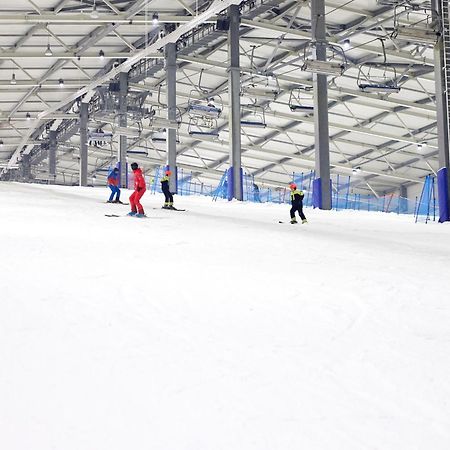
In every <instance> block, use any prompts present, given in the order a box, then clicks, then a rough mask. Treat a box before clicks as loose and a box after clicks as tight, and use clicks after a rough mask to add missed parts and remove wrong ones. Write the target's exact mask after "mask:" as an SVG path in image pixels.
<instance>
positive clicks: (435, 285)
mask: <svg viewBox="0 0 450 450" xmlns="http://www.w3.org/2000/svg"><path fill="white" fill-rule="evenodd" d="M108 195H109V192H108V191H107V189H90V188H77V187H47V186H33V185H24V184H9V183H0V204H1V211H0V254H1V258H0V296H1V297H0V298H1V300H0V449H3V450H144V449H145V450H149V449H151V450H301V449H305V450H378V449H379V450H417V449H420V450H448V449H449V448H450V422H449V418H450V295H449V293H450V226H449V225H448V224H443V225H439V224H436V223H431V224H428V225H425V224H414V219H413V218H412V217H409V216H408V217H401V216H400V217H399V216H397V215H392V214H391V215H388V214H381V213H367V212H361V213H355V212H349V211H347V212H323V211H312V210H309V209H307V210H306V215H307V217H308V219H309V224H307V225H297V226H291V225H290V224H288V223H284V224H279V223H278V221H279V220H285V221H287V220H288V216H289V214H288V207H286V206H278V205H256V204H240V203H231V204H229V203H227V202H223V201H222V202H221V201H219V202H217V203H214V202H212V201H211V199H210V198H193V197H180V196H177V197H176V198H175V205H176V206H178V207H179V208H186V209H187V210H188V211H186V212H173V211H164V210H161V209H159V208H160V206H161V203H162V201H163V200H162V195H157V196H154V195H151V194H149V193H147V194H146V195H145V196H144V199H143V204H144V206H145V207H146V212H147V214H148V215H149V216H150V218H148V219H135V218H128V217H119V218H108V217H105V216H104V214H105V213H119V214H126V212H127V211H128V207H126V206H118V205H107V204H105V203H102V202H104V201H105V200H106V198H107V196H108ZM152 207H153V208H156V209H152Z"/></svg>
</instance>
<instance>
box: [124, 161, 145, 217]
mask: <svg viewBox="0 0 450 450" xmlns="http://www.w3.org/2000/svg"><path fill="white" fill-rule="evenodd" d="M131 169H132V170H133V174H134V192H133V193H132V194H131V195H130V206H131V212H129V213H128V215H129V216H135V217H145V213H144V208H143V206H142V205H141V203H140V202H139V200H140V199H141V197H142V196H143V195H144V194H145V191H146V186H145V179H144V176H143V175H142V170H141V169H139V166H138V165H137V163H135V162H134V163H132V164H131Z"/></svg>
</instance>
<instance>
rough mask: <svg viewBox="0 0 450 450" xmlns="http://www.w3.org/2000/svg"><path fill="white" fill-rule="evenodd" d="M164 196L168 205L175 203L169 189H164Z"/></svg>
mask: <svg viewBox="0 0 450 450" xmlns="http://www.w3.org/2000/svg"><path fill="white" fill-rule="evenodd" d="M163 194H164V197H165V202H166V203H173V195H172V194H171V193H170V191H169V190H168V189H163Z"/></svg>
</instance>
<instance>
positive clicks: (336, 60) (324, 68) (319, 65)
mask: <svg viewBox="0 0 450 450" xmlns="http://www.w3.org/2000/svg"><path fill="white" fill-rule="evenodd" d="M319 45H321V46H325V47H326V49H327V53H328V55H327V60H326V61H321V60H318V59H314V58H313V57H311V56H309V57H308V54H311V55H313V54H314V50H315V49H316V47H317V46H319ZM303 60H304V62H303V65H302V67H301V70H303V71H305V72H310V73H317V74H320V75H332V76H335V77H338V76H341V75H343V74H344V72H345V71H346V69H347V66H348V62H347V57H346V55H345V52H344V50H343V49H342V47H340V46H339V45H335V44H330V43H328V42H313V41H312V42H310V43H309V44H308V45H307V46H306V47H305V49H304V53H303Z"/></svg>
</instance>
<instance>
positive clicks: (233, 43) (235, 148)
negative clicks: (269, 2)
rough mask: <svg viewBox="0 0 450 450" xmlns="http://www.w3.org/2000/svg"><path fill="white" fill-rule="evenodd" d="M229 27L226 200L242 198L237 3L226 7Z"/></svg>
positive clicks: (238, 19) (238, 20)
mask: <svg viewBox="0 0 450 450" xmlns="http://www.w3.org/2000/svg"><path fill="white" fill-rule="evenodd" d="M228 16H229V19H230V29H229V31H228V55H229V58H230V67H229V69H228V96H229V105H230V117H229V119H228V127H229V130H230V131H229V135H230V137H229V141H230V166H231V167H230V169H229V170H228V177H227V178H228V200H231V199H232V198H235V199H236V200H243V198H244V194H243V186H242V178H243V176H242V167H241V98H240V96H239V94H240V90H241V86H240V83H241V69H240V63H239V25H240V11H239V6H238V5H231V6H230V7H229V8H228Z"/></svg>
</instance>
